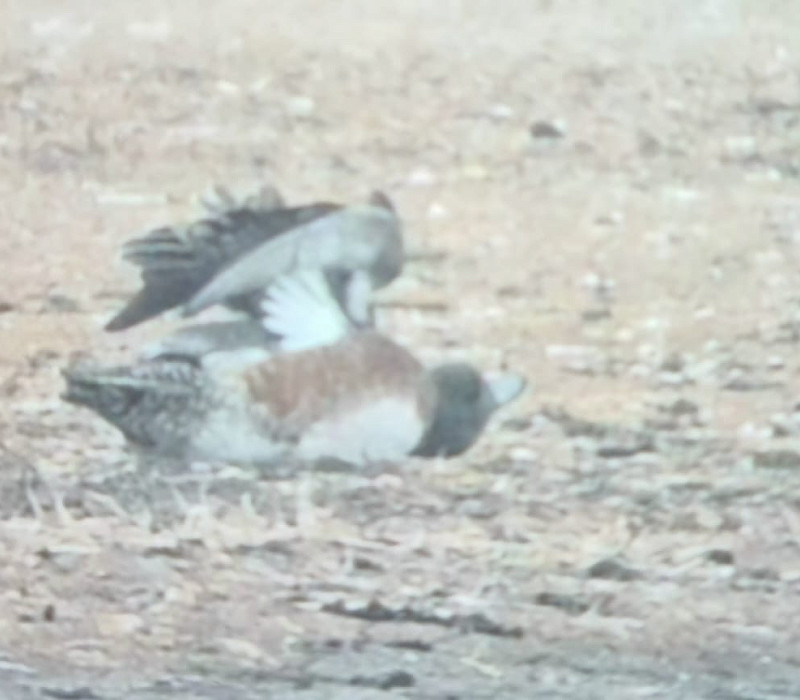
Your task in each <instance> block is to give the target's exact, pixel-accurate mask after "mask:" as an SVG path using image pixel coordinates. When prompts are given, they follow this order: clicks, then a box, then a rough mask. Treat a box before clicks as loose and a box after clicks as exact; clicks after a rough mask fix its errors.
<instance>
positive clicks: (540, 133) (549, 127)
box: [530, 119, 567, 139]
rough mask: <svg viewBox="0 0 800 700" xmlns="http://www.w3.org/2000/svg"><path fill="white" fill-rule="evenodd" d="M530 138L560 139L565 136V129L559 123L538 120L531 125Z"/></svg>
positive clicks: (561, 123)
mask: <svg viewBox="0 0 800 700" xmlns="http://www.w3.org/2000/svg"><path fill="white" fill-rule="evenodd" d="M530 131H531V136H533V138H535V139H561V138H564V136H566V133H567V131H566V127H565V126H564V124H563V122H561V121H547V120H544V119H539V120H537V121H535V122H533V124H531V129H530Z"/></svg>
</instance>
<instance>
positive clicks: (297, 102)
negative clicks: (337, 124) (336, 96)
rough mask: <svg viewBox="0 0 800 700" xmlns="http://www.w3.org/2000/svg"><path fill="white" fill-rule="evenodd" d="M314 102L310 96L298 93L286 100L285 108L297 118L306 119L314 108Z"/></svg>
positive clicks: (312, 112)
mask: <svg viewBox="0 0 800 700" xmlns="http://www.w3.org/2000/svg"><path fill="white" fill-rule="evenodd" d="M316 107H317V105H316V103H315V102H314V100H312V99H311V98H310V97H304V96H302V95H299V96H297V97H292V98H291V99H289V100H288V101H287V102H286V110H287V111H288V112H289V114H291V115H292V116H293V117H297V118H298V119H308V118H309V117H310V116H311V115H312V114H314V111H315V110H316Z"/></svg>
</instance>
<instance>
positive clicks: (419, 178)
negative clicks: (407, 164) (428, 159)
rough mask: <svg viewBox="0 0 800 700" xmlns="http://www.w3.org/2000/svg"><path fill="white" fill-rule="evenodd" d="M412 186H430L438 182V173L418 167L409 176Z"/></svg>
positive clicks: (409, 182)
mask: <svg viewBox="0 0 800 700" xmlns="http://www.w3.org/2000/svg"><path fill="white" fill-rule="evenodd" d="M408 184H409V185H411V187H430V186H431V185H434V184H436V175H435V174H434V173H433V171H431V170H429V169H428V168H417V169H416V170H414V171H412V172H411V173H410V174H409V176H408Z"/></svg>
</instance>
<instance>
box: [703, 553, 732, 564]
mask: <svg viewBox="0 0 800 700" xmlns="http://www.w3.org/2000/svg"><path fill="white" fill-rule="evenodd" d="M706 559H708V561H710V562H711V563H712V564H720V565H722V566H732V565H733V563H734V556H733V552H731V551H730V550H729V549H709V550H708V551H707V552H706Z"/></svg>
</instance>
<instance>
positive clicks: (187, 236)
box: [106, 192, 403, 331]
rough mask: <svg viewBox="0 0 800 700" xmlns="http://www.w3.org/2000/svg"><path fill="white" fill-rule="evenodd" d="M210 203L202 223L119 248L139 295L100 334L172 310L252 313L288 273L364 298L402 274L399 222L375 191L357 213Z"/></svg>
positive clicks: (326, 207) (271, 201)
mask: <svg viewBox="0 0 800 700" xmlns="http://www.w3.org/2000/svg"><path fill="white" fill-rule="evenodd" d="M217 199H218V201H219V202H221V205H217V204H213V203H211V204H207V208H208V210H209V212H210V216H209V217H207V218H205V219H201V220H199V221H196V222H194V223H191V224H189V225H187V226H183V227H175V226H167V227H164V228H159V229H156V230H153V231H151V232H150V233H148V234H146V235H145V236H143V237H141V238H136V239H133V240H130V241H128V242H127V243H126V244H125V245H124V246H123V252H122V257H123V259H124V260H125V261H127V262H129V263H132V264H133V265H135V266H137V267H138V268H139V269H140V271H141V278H142V282H143V286H142V288H141V289H140V290H139V291H138V292H137V293H136V294H135V295H134V296H133V297H132V298H131V299H130V301H129V302H128V303H127V304H126V305H125V307H124V308H123V309H122V310H121V311H120V312H119V313H117V314H116V315H115V316H114V317H113V318H112V319H111V320H110V321H109V322H108V324H107V325H106V330H109V331H119V330H124V329H126V328H130V327H131V326H134V325H136V324H139V323H142V322H143V321H146V320H148V319H151V318H154V317H156V316H158V315H160V314H162V313H164V312H165V311H168V310H170V309H175V308H179V307H182V309H183V313H184V315H187V316H190V315H194V314H196V313H198V312H200V311H202V310H204V309H206V308H208V307H210V306H213V305H215V304H225V305H226V306H228V307H231V308H233V309H237V310H242V311H246V312H249V313H251V314H252V313H255V312H257V308H258V305H259V304H260V301H261V299H262V297H263V292H264V289H265V288H267V287H268V286H269V285H270V283H271V282H272V281H273V280H275V279H276V278H278V277H280V276H281V275H285V274H288V273H291V272H292V271H294V270H299V269H323V270H342V271H345V272H347V273H349V275H348V276H347V277H346V278H343V279H345V280H346V283H347V284H348V285H349V284H351V283H352V284H357V285H367V286H369V288H370V289H371V290H374V289H379V288H381V287H383V286H385V285H387V284H388V283H389V282H391V281H392V280H393V279H394V278H395V277H397V275H398V274H399V273H400V271H401V269H402V266H403V239H402V230H401V223H400V219H399V218H398V216H397V214H396V212H395V210H394V207H393V205H392V203H391V201H390V200H389V198H388V197H387V196H386V195H385V194H383V193H381V192H375V193H373V195H372V196H371V198H370V200H369V202H368V203H367V204H364V205H358V206H341V205H338V204H332V203H329V202H319V203H315V204H309V205H305V206H299V207H285V206H283V205H282V200H281V199H280V196H279V195H277V193H276V196H272V197H270V196H266V195H265V196H262V197H261V198H260V199H258V198H257V199H255V200H253V201H250V200H245V201H244V202H241V203H237V202H236V200H234V199H233V198H231V197H230V196H226V193H224V194H223V195H221V196H218V198H217ZM264 201H267V202H268V204H265V203H264ZM346 295H347V293H345V296H346ZM345 301H346V299H345ZM361 320H362V321H364V320H365V319H361Z"/></svg>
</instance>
